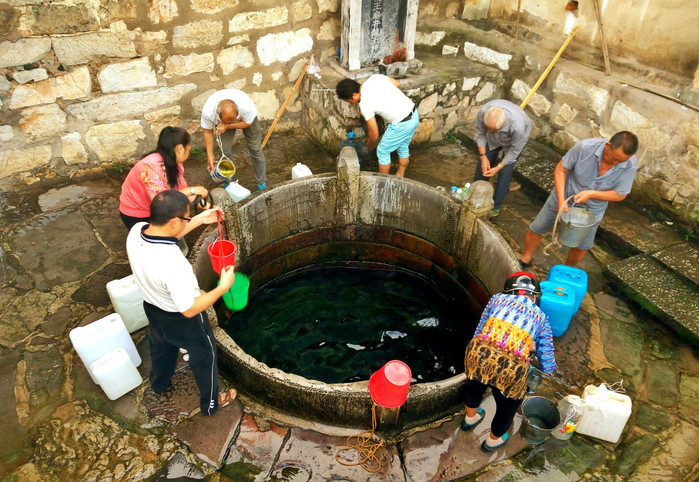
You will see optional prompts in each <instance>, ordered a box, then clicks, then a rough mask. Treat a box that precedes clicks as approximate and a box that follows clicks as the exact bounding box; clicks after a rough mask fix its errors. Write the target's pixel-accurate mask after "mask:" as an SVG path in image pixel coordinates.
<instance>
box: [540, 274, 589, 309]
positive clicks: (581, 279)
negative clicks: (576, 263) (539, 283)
mask: <svg viewBox="0 0 699 482" xmlns="http://www.w3.org/2000/svg"><path fill="white" fill-rule="evenodd" d="M546 280H547V281H558V282H561V283H566V284H568V285H570V286H572V287H573V290H574V292H575V311H578V308H580V304H581V303H582V300H583V298H584V297H585V293H587V273H586V272H585V271H583V270H581V269H578V268H573V267H571V266H566V265H564V264H557V265H555V266H552V267H551V269H550V270H549V274H548V277H547V278H546Z"/></svg>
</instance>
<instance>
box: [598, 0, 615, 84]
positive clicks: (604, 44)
mask: <svg viewBox="0 0 699 482" xmlns="http://www.w3.org/2000/svg"><path fill="white" fill-rule="evenodd" d="M595 11H596V12H597V24H598V25H599V36H600V39H601V40H602V53H603V54H604V72H605V73H606V74H607V75H612V68H611V67H610V66H609V50H608V49H607V39H606V38H605V37H604V25H603V23H602V9H601V8H600V5H599V0H595Z"/></svg>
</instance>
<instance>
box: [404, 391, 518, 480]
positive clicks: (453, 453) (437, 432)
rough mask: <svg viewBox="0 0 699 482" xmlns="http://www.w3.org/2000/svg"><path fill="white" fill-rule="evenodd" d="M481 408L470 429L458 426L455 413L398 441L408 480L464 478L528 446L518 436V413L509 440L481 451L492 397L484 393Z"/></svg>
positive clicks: (493, 412) (491, 415) (490, 412)
mask: <svg viewBox="0 0 699 482" xmlns="http://www.w3.org/2000/svg"><path fill="white" fill-rule="evenodd" d="M481 407H483V409H485V412H486V416H485V419H484V420H483V422H481V423H480V424H479V425H478V426H477V427H475V428H474V429H473V430H472V431H470V432H464V431H462V430H461V429H460V428H459V424H460V423H461V421H462V420H463V417H462V416H459V417H455V418H454V419H453V420H450V421H448V422H445V423H443V424H442V425H440V426H439V427H437V428H432V429H429V430H425V431H423V432H419V433H417V434H415V435H413V436H411V437H410V438H409V439H407V440H405V441H403V442H401V444H400V446H401V451H402V452H403V463H404V465H405V471H406V473H407V474H408V476H409V477H410V478H411V480H420V481H424V482H427V481H432V482H437V481H441V480H453V479H457V478H459V477H465V476H467V475H470V474H473V473H475V472H478V471H480V470H481V469H483V468H484V467H486V466H487V465H490V464H494V463H497V462H499V461H502V460H505V459H507V458H509V457H512V456H513V455H515V454H517V453H518V452H520V451H521V450H523V449H524V448H526V447H528V446H529V443H527V442H526V441H525V440H524V439H522V437H521V436H520V435H519V430H520V426H521V424H522V417H521V416H520V415H519V414H518V415H516V416H515V419H514V422H513V425H512V427H511V428H510V430H509V433H510V440H509V442H507V444H506V445H505V446H504V447H503V448H500V449H497V450H495V451H493V452H491V453H485V452H483V451H482V450H481V448H480V446H481V443H482V442H483V440H485V439H486V437H488V435H489V434H490V423H491V422H492V420H493V415H494V414H495V400H494V399H493V397H492V396H488V397H486V398H485V399H483V403H482V404H481Z"/></svg>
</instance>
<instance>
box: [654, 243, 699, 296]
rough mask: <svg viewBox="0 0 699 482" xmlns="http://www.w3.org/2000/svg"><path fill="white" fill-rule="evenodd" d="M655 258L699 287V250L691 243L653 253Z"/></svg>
mask: <svg viewBox="0 0 699 482" xmlns="http://www.w3.org/2000/svg"><path fill="white" fill-rule="evenodd" d="M653 258H654V259H655V260H656V261H659V262H660V263H662V264H663V265H665V266H666V267H667V268H668V269H670V270H672V271H674V272H675V273H677V274H678V275H681V276H684V277H685V278H686V279H687V281H690V282H691V283H694V284H695V285H696V286H698V287H699V249H697V247H696V246H694V245H692V244H689V243H682V244H677V245H674V246H669V247H667V248H664V249H661V250H660V251H658V252H656V253H653Z"/></svg>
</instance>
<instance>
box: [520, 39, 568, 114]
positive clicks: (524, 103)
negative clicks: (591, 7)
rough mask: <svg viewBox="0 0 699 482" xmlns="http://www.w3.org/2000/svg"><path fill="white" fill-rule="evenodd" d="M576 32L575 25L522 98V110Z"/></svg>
mask: <svg viewBox="0 0 699 482" xmlns="http://www.w3.org/2000/svg"><path fill="white" fill-rule="evenodd" d="M577 31H578V26H577V25H576V26H575V27H573V30H571V31H570V34H569V35H568V38H567V39H566V41H565V42H563V45H561V48H560V49H558V52H557V53H556V56H555V57H554V58H553V60H552V61H551V63H550V64H549V66H548V67H546V70H544V73H543V74H541V77H539V80H537V81H536V84H534V87H532V90H530V91H529V93H528V94H527V96H526V97H525V98H524V100H523V101H522V103H521V104H520V105H519V106H520V107H521V108H522V109H524V108H525V107H526V105H527V104H528V103H529V101H530V100H531V98H532V96H533V95H534V93H535V92H536V90H537V89H538V88H539V86H541V84H542V82H543V81H544V79H545V78H546V76H547V75H548V74H549V72H551V69H552V68H553V65H554V64H555V63H556V61H557V60H558V59H559V58H560V56H561V54H562V53H563V51H564V50H565V49H566V47H567V46H568V44H569V43H570V41H571V40H572V39H573V35H575V32H577Z"/></svg>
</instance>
